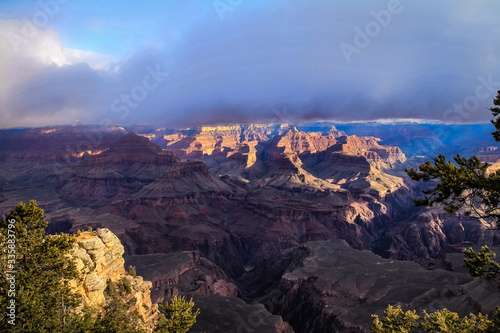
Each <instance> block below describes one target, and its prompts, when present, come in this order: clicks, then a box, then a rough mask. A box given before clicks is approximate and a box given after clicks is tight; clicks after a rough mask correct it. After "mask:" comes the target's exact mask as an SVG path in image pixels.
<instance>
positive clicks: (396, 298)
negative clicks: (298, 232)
mask: <svg viewBox="0 0 500 333" xmlns="http://www.w3.org/2000/svg"><path fill="white" fill-rule="evenodd" d="M287 252H292V253H287ZM287 252H285V253H284V255H283V261H285V262H286V263H287V265H286V267H285V268H284V269H283V270H284V272H283V275H282V278H281V281H280V282H279V283H278V284H277V285H275V287H273V288H271V289H270V292H269V293H268V296H267V297H266V298H265V299H264V300H263V301H262V303H263V304H264V305H265V306H266V308H267V309H268V311H270V312H271V313H273V314H278V315H281V316H282V317H283V320H285V321H288V322H289V323H290V324H291V325H292V327H293V328H294V331H295V332H296V333H308V332H314V333H317V332H319V333H331V332H369V329H368V328H369V326H370V325H371V323H372V318H371V314H372V313H375V314H378V315H379V316H380V315H382V314H383V311H384V309H385V308H386V307H387V305H389V304H391V305H393V306H396V305H401V306H402V307H403V309H404V310H406V309H416V310H417V311H418V312H421V311H423V310H426V311H427V312H433V311H435V310H436V309H442V308H447V309H449V310H450V311H455V312H458V313H459V314H460V315H461V316H463V315H467V314H468V313H469V312H470V311H471V309H475V311H482V312H483V313H490V312H492V311H493V310H494V309H495V306H496V305H497V302H496V301H497V300H498V289H497V287H496V286H494V285H493V284H489V283H485V282H484V281H481V280H479V279H474V278H472V277H471V276H469V275H468V274H466V273H456V272H449V271H444V270H440V269H437V270H433V271H430V270H425V269H423V268H422V267H420V266H419V265H418V264H416V263H413V262H404V261H395V260H389V259H383V258H381V257H378V256H376V255H374V254H373V253H371V252H368V251H359V250H354V249H352V248H350V247H349V246H348V245H347V244H346V243H345V242H343V241H341V240H328V241H318V242H309V243H306V244H304V245H303V246H301V247H299V248H296V249H291V250H288V251H287ZM304 253H305V255H304ZM290 258H295V259H292V260H290ZM276 264H277V265H280V261H279V260H277V263H276Z"/></svg>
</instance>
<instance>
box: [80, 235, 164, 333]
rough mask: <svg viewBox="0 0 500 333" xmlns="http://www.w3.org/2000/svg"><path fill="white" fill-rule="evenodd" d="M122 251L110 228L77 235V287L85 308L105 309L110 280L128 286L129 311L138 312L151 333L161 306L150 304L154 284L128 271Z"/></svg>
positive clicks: (126, 298)
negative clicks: (79, 278)
mask: <svg viewBox="0 0 500 333" xmlns="http://www.w3.org/2000/svg"><path fill="white" fill-rule="evenodd" d="M123 252H124V249H123V246H122V244H121V242H120V240H119V239H118V237H116V235H115V234H113V233H112V232H111V231H109V230H108V229H98V230H97V232H83V233H81V234H79V235H77V236H76V244H75V246H74V248H73V253H72V256H73V258H74V259H75V260H76V264H77V268H78V270H79V271H80V273H81V274H82V279H81V280H80V281H74V287H75V288H76V289H77V291H78V292H79V293H80V294H81V295H82V297H83V302H84V304H85V305H86V306H95V307H98V308H102V307H104V306H105V304H106V298H105V289H106V283H107V281H108V280H111V282H113V283H116V284H118V283H126V284H127V285H129V286H130V289H131V291H130V293H128V294H127V295H126V296H125V299H124V300H125V302H127V303H128V304H130V305H131V307H130V308H129V310H128V311H129V312H133V311H137V312H138V313H139V315H140V316H141V317H142V318H143V319H144V322H145V327H144V328H145V329H146V331H148V332H151V331H152V329H153V328H154V325H155V322H156V319H157V318H158V313H159V312H158V305H156V304H152V303H151V291H150V289H151V287H152V283H151V282H150V281H144V279H143V278H142V277H140V276H133V275H131V274H128V273H126V272H125V268H124V263H125V261H124V259H123V257H122V255H123Z"/></svg>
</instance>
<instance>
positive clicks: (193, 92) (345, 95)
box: [0, 0, 500, 128]
mask: <svg viewBox="0 0 500 333" xmlns="http://www.w3.org/2000/svg"><path fill="white" fill-rule="evenodd" d="M499 12H500V1H497V0H489V1H488V0H475V1H470V0H441V1H435V0H418V1H417V0H413V1H412V0H358V1H347V0H183V1H178V0H177V1H173V0H164V1H152V0H143V1H124V0H121V1H117V0H106V1H105V0H88V1H81V0H37V1H32V0H3V1H2V0H0V128H13V127H38V126H53V125H63V124H71V125H76V124H101V125H102V126H107V125H109V124H114V125H122V126H125V125H134V124H150V125H155V126H158V127H168V128H175V127H189V126H196V125H201V124H210V125H214V124H232V123H270V122H272V123H296V124H299V123H304V122H311V121H322V120H328V121H338V122H351V121H374V120H380V121H386V122H387V121H391V120H414V121H420V122H445V123H477V122H487V121H489V119H491V113H490V112H489V111H488V110H487V107H490V106H492V100H493V99H494V98H495V96H496V93H497V90H500V20H498V13H499Z"/></svg>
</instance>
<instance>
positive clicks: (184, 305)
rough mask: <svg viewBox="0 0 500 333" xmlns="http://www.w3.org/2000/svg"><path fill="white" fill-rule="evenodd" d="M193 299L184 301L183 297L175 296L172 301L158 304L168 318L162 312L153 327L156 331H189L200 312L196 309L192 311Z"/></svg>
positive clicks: (177, 332)
mask: <svg viewBox="0 0 500 333" xmlns="http://www.w3.org/2000/svg"><path fill="white" fill-rule="evenodd" d="M193 306H194V303H193V299H191V300H190V301H189V302H186V300H185V299H184V297H178V296H175V297H174V298H173V299H172V303H165V304H162V305H160V308H161V309H162V310H163V311H165V312H166V313H167V315H168V316H169V318H166V317H165V316H164V315H163V314H162V315H160V319H159V320H158V323H157V325H156V328H155V332H157V333H185V332H187V331H189V329H190V328H191V326H193V324H194V323H196V316H198V314H199V313H200V309H197V310H196V312H194V313H193Z"/></svg>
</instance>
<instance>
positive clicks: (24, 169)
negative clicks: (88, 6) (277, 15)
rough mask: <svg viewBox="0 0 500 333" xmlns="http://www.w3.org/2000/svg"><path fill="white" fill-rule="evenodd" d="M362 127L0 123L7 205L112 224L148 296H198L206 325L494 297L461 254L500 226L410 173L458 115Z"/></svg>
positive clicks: (494, 240) (79, 224)
mask: <svg viewBox="0 0 500 333" xmlns="http://www.w3.org/2000/svg"><path fill="white" fill-rule="evenodd" d="M357 126H358V125H356V126H355V125H352V126H348V125H341V124H340V125H333V124H312V125H302V126H294V125H288V124H274V125H258V124H254V125H227V126H203V127H199V128H189V129H181V130H170V129H155V128H151V127H146V126H136V127H133V128H131V129H130V128H129V129H125V128H121V127H110V128H107V129H105V130H103V129H102V128H99V127H97V126H80V127H78V126H76V127H75V126H66V127H64V126H62V127H56V128H40V129H25V130H3V131H0V190H1V191H0V213H2V215H3V214H4V213H6V212H7V211H8V210H9V209H11V208H13V207H14V206H15V204H16V203H17V202H19V201H25V202H27V201H29V200H31V199H35V200H37V203H38V205H39V206H40V207H41V208H43V209H44V210H45V213H46V219H47V220H48V221H49V226H48V228H47V231H48V232H49V233H57V232H70V233H76V232H77V230H87V229H88V228H89V227H91V228H93V229H97V228H102V229H100V230H104V228H107V229H109V230H110V231H111V232H112V233H114V234H115V235H116V236H117V237H118V238H119V240H120V241H121V244H123V251H124V258H125V263H126V266H128V265H133V266H135V267H136V269H137V273H138V274H139V275H140V276H142V277H144V279H145V280H148V281H151V283H152V285H151V286H152V287H151V300H152V303H158V302H162V301H165V300H168V299H169V298H170V297H172V296H175V295H179V294H180V295H183V296H187V297H188V298H190V297H193V299H194V301H195V304H196V305H197V306H199V307H200V309H201V314H200V317H199V322H198V323H197V324H196V325H197V326H196V327H195V328H194V329H196V330H197V331H203V330H205V331H207V332H230V331H233V332H236V331H241V332H244V331H248V332H252V331H255V332H282V333H285V332H286V333H289V332H296V333H299V332H335V331H339V332H366V331H367V329H368V326H369V324H370V320H371V318H370V314H371V313H377V314H381V313H382V312H383V309H384V308H385V307H386V306H387V304H401V305H403V306H405V307H408V308H416V309H418V310H423V309H426V310H433V309H436V308H439V307H448V308H449V309H453V310H454V311H457V312H459V313H461V314H466V313H468V312H470V311H479V310H480V311H483V312H490V311H492V310H493V309H494V306H493V305H492V304H493V303H494V301H493V300H492V299H491V297H494V295H495V294H494V292H493V291H492V290H493V289H492V286H491V285H488V284H487V283H485V282H481V281H476V280H474V279H472V278H471V277H469V276H468V275H467V274H466V272H464V271H463V270H460V268H459V267H458V266H457V265H456V264H455V261H453V260H451V259H450V258H455V257H454V256H456V255H458V254H459V253H460V251H461V249H463V248H465V247H469V246H472V245H476V244H477V245H484V244H486V245H489V246H497V245H499V244H500V235H498V234H497V233H495V232H491V231H488V228H489V227H491V225H489V224H488V223H487V222H480V221H476V220H471V219H469V218H467V217H464V216H462V215H459V214H456V215H449V214H446V213H444V212H443V211H442V210H441V209H440V208H439V207H435V208H422V207H414V205H413V199H414V198H417V197H419V196H420V195H421V190H422V189H423V188H425V186H426V185H425V184H420V183H415V182H413V181H411V180H410V179H409V178H408V177H407V176H406V173H405V171H404V168H405V167H415V166H417V165H418V164H419V163H421V162H422V161H423V159H424V158H425V157H426V156H435V155H437V154H438V153H440V151H439V150H437V149H440V148H442V147H443V146H446V143H447V142H446V139H445V138H444V137H441V134H440V133H444V134H442V135H445V134H446V135H447V133H448V129H447V128H446V127H444V129H443V130H441V131H440V132H439V133H437V134H436V133H434V132H431V133H429V127H426V126H421V127H418V126H417V125H411V126H410V125H408V126H406V125H402V126H401V127H400V128H399V130H393V131H392V132H387V131H385V132H384V129H380V128H378V127H376V126H371V127H370V126H365V127H361V126H360V125H359V126H358V127H359V128H358V127H357ZM443 126H444V125H443ZM353 129H358V130H359V131H358V132H357V133H355V134H347V133H353V132H354V130H353ZM370 131H371V132H370ZM368 132H370V133H368ZM471 132H473V133H476V132H477V131H475V130H471ZM369 134H383V135H379V136H382V137H383V138H378V137H376V136H374V135H369ZM404 135H406V136H407V137H408V138H412V139H413V141H411V140H410V141H411V142H409V141H408V140H407V139H406V140H401V139H398V138H400V137H401V136H404ZM488 135H489V133H488V134H485V135H484V137H485V138H487V136H488ZM419 138H420V139H421V140H422V141H421V142H423V143H422V144H421V145H417V141H418V139H419ZM398 140H399V141H400V142H401V147H398ZM463 140H464V142H466V141H467V138H465V137H464V138H463ZM460 144H461V143H460V142H459V141H457V140H456V141H455V142H454V145H455V146H459V145H460ZM462 144H463V143H462ZM475 144H477V145H478V146H477V147H472V148H471V147H468V148H467V149H469V150H472V149H474V151H475V152H479V153H482V155H484V156H485V158H487V159H488V162H491V163H495V162H496V161H497V160H498V158H497V157H496V155H495V154H496V149H495V148H494V144H491V142H489V141H484V142H482V141H481V142H475ZM455 146H453V147H455ZM431 148H432V149H434V150H432V151H431ZM448 148H450V151H451V148H452V145H448ZM480 149H481V150H480ZM434 153H435V155H432V154H434ZM480 156H481V154H480ZM447 157H448V156H447ZM499 157H500V156H499ZM449 158H451V156H449ZM397 281H404V286H400V285H399V282H397ZM478 295H479V296H481V295H482V296H481V297H479V296H478ZM483 296H484V297H483ZM454 305H455V308H454V307H453V306H454Z"/></svg>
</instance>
